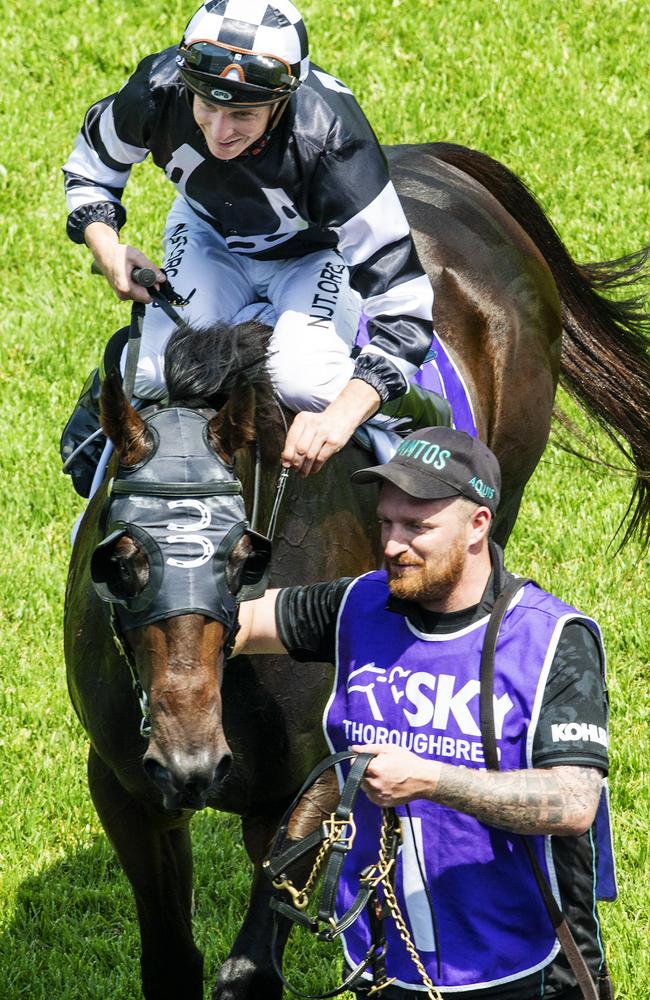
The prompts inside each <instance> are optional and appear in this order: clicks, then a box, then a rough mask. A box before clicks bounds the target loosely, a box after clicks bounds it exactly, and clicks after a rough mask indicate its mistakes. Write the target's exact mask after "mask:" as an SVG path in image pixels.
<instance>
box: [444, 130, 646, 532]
mask: <svg viewBox="0 0 650 1000" xmlns="http://www.w3.org/2000/svg"><path fill="white" fill-rule="evenodd" d="M430 148H431V151H432V152H433V154H434V155H435V156H436V157H437V158H438V159H440V160H443V161H444V162H445V163H449V164H451V165H452V166H454V167H457V168H458V169H459V170H462V171H463V172H464V173H466V174H468V175H469V176H470V177H473V178H474V179H475V180H477V181H478V182H479V183H480V184H482V185H483V187H485V188H486V189H487V190H488V191H489V192H490V194H492V195H493V196H494V197H495V198H496V199H497V200H498V201H499V202H500V203H501V205H503V207H504V208H505V209H506V210H507V211H508V212H509V214H510V215H511V216H512V217H513V218H514V219H515V220H516V221H517V222H518V223H519V225H520V226H521V227H522V229H523V230H524V231H525V232H526V233H527V234H528V235H529V236H530V238H531V239H532V240H533V242H534V243H535V245H536V246H537V247H538V249H539V250H540V251H541V253H542V254H543V255H544V257H545V259H546V262H547V264H548V266H549V269H550V271H551V273H552V275H553V278H554V280H555V284H556V285H557V288H558V291H559V293H560V299H561V303H562V322H563V328H564V337H563V342H562V365H561V373H560V378H561V382H562V384H563V385H564V386H565V388H567V389H568V390H569V392H570V393H571V395H572V396H574V397H575V398H576V399H577V400H578V401H579V402H580V403H581V404H582V405H583V406H584V407H585V409H586V410H587V412H588V413H590V414H591V415H592V416H593V417H594V418H595V419H596V420H597V421H598V423H599V424H600V426H601V427H602V428H603V429H604V430H605V431H606V433H607V434H608V435H609V437H610V438H611V439H612V440H613V441H614V442H615V444H616V445H617V447H618V448H619V449H620V450H621V451H622V452H623V454H624V455H625V456H626V458H627V459H628V460H630V461H632V462H633V464H634V467H635V471H636V482H635V486H634V492H633V494H632V497H631V499H630V504H629V507H628V513H631V518H630V521H629V522H628V525H627V528H626V531H625V535H624V539H623V544H624V543H625V542H626V541H627V540H628V539H629V538H630V536H631V535H632V534H634V533H637V534H638V535H639V537H641V538H642V539H643V541H644V543H645V544H648V543H650V353H649V351H648V332H649V331H650V315H649V314H648V312H646V311H645V309H644V305H643V302H644V300H643V296H642V295H637V296H634V297H630V298H626V299H623V300H618V301H613V300H611V299H608V298H605V296H604V295H603V294H602V293H603V292H611V291H615V290H617V289H621V288H625V287H627V286H631V285H636V284H637V283H640V282H643V281H647V280H648V277H649V276H650V275H649V267H648V264H649V261H650V246H647V247H645V249H642V250H639V251H637V252H636V253H633V254H630V255H629V256H627V257H620V258H619V259H618V260H612V261H603V262H600V263H592V264H577V263H576V262H575V261H574V260H573V259H572V257H571V255H570V253H569V252H568V250H567V249H566V247H565V246H564V244H563V243H562V240H561V239H560V237H559V236H558V234H557V232H556V231H555V229H554V228H553V225H552V224H551V222H550V221H549V219H548V218H547V217H546V215H545V214H544V212H543V211H542V209H541V207H540V206H539V204H538V203H537V201H536V200H535V198H534V197H533V195H532V194H531V192H530V191H529V190H528V188H527V187H526V185H525V184H524V183H523V182H522V181H521V180H520V179H519V178H518V177H517V176H516V175H515V174H513V173H512V172H511V171H510V170H508V169H507V168H506V167H504V166H503V164H501V163H499V162H497V161H496V160H493V159H491V157H489V156H486V155H485V154H484V153H479V152H476V151H475V150H471V149H467V148H465V147H464V146H456V145H453V144H451V143H433V144H432V146H431V147H430ZM621 437H622V438H623V439H624V441H625V442H626V443H627V446H626V445H625V444H623V443H622V442H621V440H620V438H621Z"/></svg>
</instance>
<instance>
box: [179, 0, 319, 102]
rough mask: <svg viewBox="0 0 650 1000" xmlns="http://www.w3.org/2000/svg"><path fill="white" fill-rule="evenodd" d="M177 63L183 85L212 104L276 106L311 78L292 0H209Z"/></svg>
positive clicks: (185, 39) (192, 26) (193, 24)
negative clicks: (305, 80)
mask: <svg viewBox="0 0 650 1000" xmlns="http://www.w3.org/2000/svg"><path fill="white" fill-rule="evenodd" d="M177 61H178V65H179V69H180V75H181V77H182V79H183V81H184V83H185V85H186V86H187V87H188V88H189V90H190V91H192V92H193V93H194V94H198V95H199V97H203V98H205V100H206V101H209V102H210V103H213V104H214V103H216V104H221V105H223V106H224V107H231V108H237V107H246V106H250V105H258V106H259V105H265V104H266V105H268V104H276V103H277V102H278V101H281V100H283V99H284V98H287V97H289V96H290V95H291V94H292V93H293V92H294V91H295V90H297V89H298V87H299V86H300V83H301V82H302V81H303V80H304V79H305V77H306V76H307V73H308V71H309V50H308V47H307V29H306V28H305V25H304V23H303V20H302V17H301V16H300V14H299V12H298V11H297V10H296V8H295V7H294V6H293V4H292V3H291V2H290V0H274V2H271V3H267V2H266V0H207V2H206V3H203V4H202V5H201V7H200V8H199V10H197V12H196V13H195V14H194V16H193V17H192V18H191V20H190V22H189V24H188V25H187V28H186V29H185V33H184V35H183V41H182V42H181V44H180V46H179V50H178V57H177Z"/></svg>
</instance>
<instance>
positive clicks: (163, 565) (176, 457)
mask: <svg viewBox="0 0 650 1000" xmlns="http://www.w3.org/2000/svg"><path fill="white" fill-rule="evenodd" d="M146 423H147V426H148V428H149V430H150V431H151V432H152V433H153V435H154V439H155V444H154V450H153V452H152V454H151V455H150V456H149V458H148V459H146V460H145V461H144V462H142V463H141V464H140V465H139V466H136V467H133V468H129V469H123V468H121V469H120V472H119V474H118V476H117V477H116V479H115V480H114V481H113V482H112V483H111V485H110V487H109V497H108V500H107V510H106V514H105V523H106V535H105V537H104V539H103V540H102V541H101V542H100V543H99V544H98V545H97V546H96V548H95V550H94V552H93V555H92V559H91V577H92V582H93V586H94V588H95V591H96V593H97V594H98V596H99V597H100V598H101V599H102V600H103V601H106V602H108V603H110V604H112V605H115V606H116V607H117V616H118V619H119V623H120V626H121V627H122V628H123V629H124V630H125V631H126V630H129V629H134V628H141V627H142V626H144V625H148V624H151V623H152V622H155V621H160V620H162V619H165V618H172V617H175V616H177V615H182V614H203V615H206V616H207V617H208V618H213V619H215V620H216V621H219V622H221V623H222V624H224V625H225V626H226V627H227V628H228V629H229V630H230V629H232V627H233V625H234V623H235V620H236V617H237V600H236V598H235V596H234V595H233V594H232V593H231V592H230V590H229V588H228V585H227V582H226V565H227V562H228V558H229V556H230V553H231V552H232V549H233V548H234V546H235V545H236V544H237V542H238V541H239V539H240V538H241V537H242V536H243V535H248V537H249V538H250V541H251V543H252V548H253V551H252V553H251V554H250V555H249V557H248V559H247V561H246V564H245V566H244V568H243V571H242V578H241V583H242V587H243V589H242V592H240V595H239V600H241V599H245V600H248V599H250V598H251V597H256V596H258V595H259V593H262V592H263V590H264V587H265V583H266V575H267V571H268V564H269V561H270V557H271V543H270V541H269V540H268V539H267V538H265V537H264V536H262V535H258V534H257V532H254V531H252V530H251V529H250V528H249V526H248V522H247V520H246V512H245V508H244V500H243V497H242V492H241V484H240V483H239V481H238V480H237V479H236V478H235V475H234V472H233V469H232V467H231V466H228V465H226V464H225V463H224V462H223V461H222V460H221V459H220V458H219V457H218V456H217V455H216V454H215V452H214V451H213V449H212V448H211V447H210V445H209V443H208V439H207V427H208V418H207V417H206V416H205V415H204V414H203V413H201V412H198V411H196V410H189V409H182V408H180V407H173V408H168V409H162V410H157V411H156V412H154V413H153V414H152V415H151V416H149V417H147V418H146ZM126 535H128V536H129V537H131V538H132V539H133V540H134V541H135V542H136V544H137V545H138V546H139V547H140V549H141V550H142V552H143V553H144V555H145V557H146V559H147V563H148V570H149V578H148V581H147V583H146V586H145V587H144V588H143V590H141V591H140V592H139V593H138V594H137V595H136V596H134V597H124V596H120V594H119V593H117V588H116V587H115V585H114V584H112V582H111V581H112V579H114V572H113V574H112V573H111V570H112V569H113V567H112V564H111V555H112V553H113V550H114V547H115V544H116V542H117V541H118V540H119V539H120V538H122V537H124V536H126Z"/></svg>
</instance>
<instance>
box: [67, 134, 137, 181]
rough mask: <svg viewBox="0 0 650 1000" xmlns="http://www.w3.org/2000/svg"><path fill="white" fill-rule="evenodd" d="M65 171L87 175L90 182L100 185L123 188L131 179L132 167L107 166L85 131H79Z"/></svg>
mask: <svg viewBox="0 0 650 1000" xmlns="http://www.w3.org/2000/svg"><path fill="white" fill-rule="evenodd" d="M63 171H64V173H69V174H79V175H80V176H81V177H86V178H87V179H88V183H89V184H93V183H95V184H97V185H99V186H101V185H102V184H106V185H107V186H108V187H116V188H123V187H124V186H125V184H126V182H127V181H128V179H129V174H130V173H131V167H127V169H126V170H120V171H117V170H113V169H112V168H111V167H107V166H106V164H105V163H104V162H103V161H102V160H101V159H100V157H99V154H98V152H97V150H96V149H93V148H92V146H89V145H88V143H87V142H86V140H85V139H84V136H83V133H82V132H79V134H78V135H77V138H76V139H75V144H74V149H73V150H72V152H71V153H70V156H69V157H68V159H67V160H66V162H65V163H64V164H63Z"/></svg>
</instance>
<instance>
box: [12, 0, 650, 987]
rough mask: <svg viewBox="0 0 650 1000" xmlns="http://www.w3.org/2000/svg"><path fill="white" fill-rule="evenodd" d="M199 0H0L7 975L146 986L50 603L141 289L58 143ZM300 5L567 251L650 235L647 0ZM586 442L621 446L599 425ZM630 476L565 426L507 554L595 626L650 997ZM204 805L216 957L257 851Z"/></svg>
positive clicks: (323, 53) (368, 95) (392, 0)
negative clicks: (106, 258) (78, 187)
mask: <svg viewBox="0 0 650 1000" xmlns="http://www.w3.org/2000/svg"><path fill="white" fill-rule="evenodd" d="M192 10H193V8H192V5H191V4H189V5H188V4H187V3H181V2H179V0H169V2H168V3H167V4H165V5H164V8H162V7H161V5H160V4H159V3H156V2H154V0H141V2H139V3H138V4H124V3H121V2H118V0H98V2H96V3H93V4H81V3H75V2H73V3H69V2H63V0H48V2H47V3H46V2H44V0H31V2H29V3H27V2H26V0H13V2H11V3H9V2H7V0H0V12H1V14H2V22H3V28H4V30H3V33H2V37H1V38H0V54H1V57H2V58H1V59H0V93H1V94H2V97H1V104H0V122H1V125H2V130H1V134H2V146H1V149H0V197H1V199H2V201H1V206H0V207H1V217H2V222H3V265H4V266H3V268H2V280H1V282H0V300H1V305H2V311H1V313H0V315H1V317H2V319H1V320H0V322H1V324H2V336H1V337H0V490H1V503H0V545H1V549H0V551H1V552H2V595H1V607H0V615H1V623H2V627H1V630H0V643H1V648H0V678H1V680H0V759H1V760H2V766H1V768H0V1000H14V998H19V997H20V998H22V997H29V998H30V1000H46V998H47V1000H51V998H53V997H56V998H57V1000H73V998H74V1000H77V998H84V1000H100V998H101V1000H132V998H134V997H137V996H138V995H139V993H138V990H139V986H138V972H137V969H138V963H137V933H136V927H135V919H134V916H133V910H132V906H131V900H130V894H129V890H128V887H127V885H126V882H125V880H124V878H123V876H122V875H121V873H120V872H119V870H118V868H117V865H116V863H115V861H114V859H113V856H112V853H111V850H110V848H109V847H108V845H107V842H106V839H105V837H104V835H103V833H102V831H101V828H100V825H99V823H98V821H97V818H96V816H95V814H94V812H93V809H92V807H91V804H90V801H89V798H88V795H87V792H86V785H85V739H84V736H83V734H82V732H81V730H80V727H79V725H78V724H77V722H76V719H75V718H74V717H73V713H72V711H71V709H70V707H69V704H68V701H67V695H66V691H65V679H64V668H63V656H62V643H61V613H62V602H63V592H64V586H65V574H66V565H67V559H68V555H69V547H68V534H69V528H70V525H71V523H72V521H73V519H74V518H75V516H76V515H77V513H78V512H79V510H80V509H81V502H80V501H79V500H78V498H77V497H76V496H75V495H74V493H73V491H72V489H71V487H70V484H69V482H68V481H67V480H66V479H64V478H63V477H62V476H61V475H60V472H59V460H58V452H57V446H58V437H59V433H60V429H61V427H62V425H63V423H64V421H65V419H66V417H67V415H68V412H69V410H70V407H71V405H72V403H73V401H74V399H75V398H76V395H77V393H78V390H79V387H80V384H81V382H82V381H83V378H84V377H85V374H86V372H87V370H88V369H89V368H90V367H91V366H93V365H94V364H96V362H97V359H98V357H99V353H100V351H101V349H102V347H103V344H104V342H105V340H106V338H107V337H108V335H109V334H110V333H111V332H112V331H113V330H114V329H116V328H117V327H118V326H120V325H123V323H124V322H126V321H127V317H128V310H127V308H126V307H125V306H123V305H120V304H118V303H117V301H116V300H115V299H114V298H113V297H112V295H111V293H110V291H109V289H108V287H107V286H106V285H105V283H103V282H102V281H101V280H99V279H91V278H90V277H89V274H88V269H89V255H88V253H87V251H85V250H83V249H82V248H79V247H76V246H74V245H73V244H71V243H70V242H69V241H68V240H67V238H66V236H65V215H66V213H65V207H64V202H63V195H62V183H61V175H60V166H61V164H62V163H63V161H64V160H65V158H66V156H67V154H68V152H69V150H70V148H71V146H72V143H73V141H74V136H75V133H76V131H77V129H78V127H79V125H80V123H81V120H82V116H83V113H84V111H85V109H86V107H87V106H88V105H89V104H90V103H91V102H92V101H93V100H94V99H96V98H98V97H99V96H102V95H103V94H105V93H109V92H111V91H112V90H115V89H117V88H118V87H119V86H121V84H122V83H123V81H124V79H125V78H126V76H127V75H128V73H129V72H130V71H131V70H132V69H133V68H134V67H135V65H136V63H137V61H138V60H139V58H141V57H142V56H143V55H145V54H147V53H148V52H150V51H154V50H155V49H156V48H162V47H164V46H166V45H169V44H171V43H173V42H174V41H176V40H177V39H178V38H179V37H180V35H181V33H182V29H183V27H184V24H185V22H186V20H187V19H188V18H189V16H190V14H191V13H192ZM303 10H304V14H305V17H306V19H307V22H308V25H309V28H310V32H311V37H312V51H313V56H314V58H315V60H316V61H317V62H318V63H319V64H321V65H323V66H324V67H326V68H327V69H329V70H330V71H331V72H333V73H335V74H336V75H338V76H341V77H342V78H343V79H344V80H345V81H346V82H347V83H348V84H350V85H351V86H352V88H353V90H354V91H355V93H356V94H357V96H358V98H359V100H360V102H361V103H362V105H363V107H364V109H365V111H366V113H367V115H368V117H369V118H370V120H371V121H372V123H373V125H374V127H375V129H376V131H377V134H378V135H379V137H380V139H381V140H382V141H384V142H389V143H390V142H415V141H428V140H434V139H444V140H447V141H454V142H460V143H463V144H466V145H470V146H474V147H476V148H479V149H482V150H484V151H485V152H487V153H490V154H491V155H492V156H495V157H496V158H497V159H500V160H502V161H503V162H505V163H506V164H507V165H508V166H510V167H511V168H513V169H514V170H515V171H516V172H517V173H518V174H519V175H520V176H521V177H523V179H524V180H525V181H526V182H527V183H528V184H529V185H530V186H531V187H532V189H533V190H534V191H535V192H536V194H537V196H538V197H539V199H540V200H541V202H542V204H543V205H544V207H545V209H546V210H547V212H548V213H549V215H550V216H551V218H552V219H553V221H554V222H555V224H556V226H557V228H558V229H559V231H560V233H561V234H562V236H563V238H564V240H565V241H566V243H567V245H568V246H569V248H570V250H571V252H572V253H573V255H574V257H576V259H578V260H603V259H607V258H612V257H615V256H618V255H620V254H623V253H626V252H629V251H632V250H634V249H636V248H638V247H639V246H640V245H642V244H643V243H647V242H648V241H649V237H650V199H649V198H648V194H649V188H650V133H649V126H648V122H649V121H650V117H649V113H648V112H649V110H650V109H649V91H648V88H649V84H648V80H650V62H649V53H650V24H649V20H648V18H647V13H646V12H645V11H644V10H643V5H642V4H637V3H634V2H631V0H630V2H627V0H607V2H604V0H573V2H571V3H566V2H557V0H444V2H438V0H428V2H426V0H381V2H380V0H365V2H364V0H362V2H360V3H355V4H353V3H346V2H342V3H339V4H332V3H324V2H322V0H321V2H318V0H308V2H306V3H304V4H303ZM171 197H172V189H171V187H170V186H169V185H167V183H166V182H165V181H164V178H163V177H162V176H161V175H160V174H159V172H158V171H157V170H156V169H155V168H154V167H153V166H152V165H151V164H146V165H144V166H143V167H141V168H140V169H138V170H136V171H135V173H134V176H133V178H132V181H131V183H130V185H129V188H128V191H127V199H126V204H127V208H128V209H129V212H130V215H129V223H128V227H127V229H126V231H125V234H124V236H125V238H126V239H127V240H128V241H129V242H130V243H132V244H134V245H136V246H139V247H141V248H142V249H143V250H145V252H147V253H149V254H151V255H153V256H154V258H156V259H158V257H159V254H158V242H159V234H160V232H161V229H162V224H163V220H164V217H165V213H166V210H167V207H168V205H169V204H170V201H171ZM594 448H595V450H596V451H599V452H601V453H604V454H605V455H606V457H610V458H611V457H612V451H611V448H610V446H609V445H608V444H606V443H605V442H604V440H603V438H602V437H601V436H599V435H596V436H595V437H594ZM629 490H630V481H629V478H626V477H625V476H624V475H615V474H612V473H606V472H603V471H602V470H600V469H598V468H593V467H590V466H585V465H582V464H580V463H579V462H578V461H577V460H576V459H573V458H570V457H568V456H567V455H566V454H564V453H563V452H561V451H560V450H559V449H558V448H557V447H555V446H551V447H550V448H549V449H548V450H547V452H546V455H545V457H544V460H543V461H542V463H541V465H540V467H539V470H538V471H537V473H536V475H535V477H534V479H533V481H532V482H531V484H530V487H529V489H528V492H527V494H526V498H525V502H524V505H523V508H522V512H521V515H520V519H519V522H518V526H517V528H516V531H515V535H514V537H513V539H512V542H511V544H510V546H509V550H508V556H509V563H510V565H511V567H512V568H514V569H517V570H519V571H521V572H526V573H527V574H530V575H533V576H534V577H535V578H536V579H537V580H538V581H539V582H540V583H542V584H543V585H545V586H546V587H547V588H549V589H551V590H554V591H556V592H557V593H558V594H559V595H560V596H562V597H563V598H565V599H566V600H568V601H571V602H572V603H574V604H576V605H578V606H579V607H581V608H583V609H585V610H586V611H588V612H590V613H592V614H593V615H594V616H595V617H597V618H598V620H599V621H600V622H601V625H602V627H603V630H604V634H605V640H606V645H607V648H608V652H609V670H610V693H611V703H612V725H611V736H612V753H611V761H612V770H611V786H612V799H613V809H614V816H615V836H616V846H617V853H618V864H619V878H620V888H621V897H620V901H619V902H618V903H617V904H615V905H613V906H607V907H604V908H603V918H604V922H605V932H606V938H607V941H608V946H609V953H610V958H611V965H612V967H613V970H614V975H615V978H616V981H617V983H618V989H619V992H618V995H619V997H620V998H624V1000H646V998H649V997H650V986H649V985H648V984H649V983H650V945H649V943H648V941H649V937H650V935H649V933H648V932H649V920H648V914H649V912H650V870H649V869H650V861H649V832H648V831H649V829H650V782H649V780H648V777H649V776H648V755H649V750H650V748H649V745H648V742H649V741H648V723H649V715H650V696H649V694H648V686H649V681H650V670H649V667H648V664H649V663H650V655H649V653H650V641H649V639H648V634H647V633H648V620H649V617H650V607H649V600H648V598H649V588H648V575H647V569H646V563H645V561H644V559H643V557H642V554H641V553H640V551H639V550H638V548H635V547H633V546H632V547H630V548H628V549H627V550H626V551H625V552H624V553H622V554H621V555H618V556H615V555H614V552H613V550H612V549H611V548H610V547H609V544H608V543H609V541H610V540H611V538H612V536H613V534H614V532H615V530H616V527H617V525H618V523H619V521H620V518H621V517H622V515H623V513H624V511H625V507H626V502H627V497H628V495H629ZM194 828H195V843H196V875H197V877H196V883H197V886H196V888H197V891H196V900H197V914H196V929H197V937H198V939H199V943H200V945H201V946H202V947H203V948H204V949H205V951H206V969H207V977H208V980H213V979H214V976H215V975H216V970H217V968H218V965H219V963H220V962H221V961H222V960H223V959H224V957H225V955H226V954H227V951H228V947H229V943H230V942H231V941H232V939H233V937H234V935H235V932H236V929H237V926H238V922H239V920H240V918H241V914H242V911H243V909H244V907H245V902H246V898H247V885H248V866H247V862H246V859H245V856H244V853H243V851H242V848H241V847H240V843H239V833H238V823H237V821H236V820H235V819H234V818H232V817H225V816H218V815H215V814H210V815H208V814H204V815H201V816H199V817H197V819H196V821H195V827H194ZM300 965H307V966H308V968H309V972H308V974H307V975H306V976H305V977H304V978H303V979H302V982H303V985H304V987H305V988H307V989H312V990H318V989H322V988H323V982H322V979H323V977H324V975H325V974H326V972H327V975H330V974H331V973H332V967H331V964H330V967H329V968H328V969H327V970H324V966H323V965H322V964H321V962H320V961H319V960H317V959H316V957H315V956H313V955H312V953H311V952H310V953H309V956H308V957H305V955H304V954H302V955H301V954H298V955H296V956H295V957H294V958H293V959H292V968H293V970H294V971H295V973H296V974H297V973H298V972H299V966H300ZM335 966H336V963H334V971H335ZM206 990H207V986H206ZM206 995H207V994H206ZM179 1000H180V998H179Z"/></svg>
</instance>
